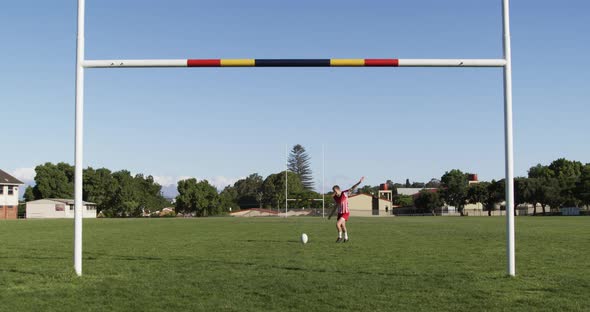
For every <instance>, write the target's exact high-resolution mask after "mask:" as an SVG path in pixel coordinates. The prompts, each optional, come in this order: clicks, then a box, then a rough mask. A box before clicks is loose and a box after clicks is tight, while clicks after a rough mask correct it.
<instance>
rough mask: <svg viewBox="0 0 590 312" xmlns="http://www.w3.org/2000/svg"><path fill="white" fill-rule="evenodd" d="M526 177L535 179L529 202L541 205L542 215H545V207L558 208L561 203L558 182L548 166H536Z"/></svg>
mask: <svg viewBox="0 0 590 312" xmlns="http://www.w3.org/2000/svg"><path fill="white" fill-rule="evenodd" d="M528 177H529V179H535V182H534V184H533V186H534V191H533V195H532V199H531V200H532V201H534V202H536V203H539V204H541V209H542V211H543V215H545V214H546V207H547V205H549V206H551V207H552V208H556V207H558V206H559V203H560V202H561V199H560V189H559V182H558V180H557V178H555V172H554V171H553V170H551V169H549V167H548V166H543V165H541V164H537V165H536V166H533V167H531V168H530V169H529V172H528Z"/></svg>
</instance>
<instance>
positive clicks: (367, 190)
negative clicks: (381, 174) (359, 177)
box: [357, 185, 379, 196]
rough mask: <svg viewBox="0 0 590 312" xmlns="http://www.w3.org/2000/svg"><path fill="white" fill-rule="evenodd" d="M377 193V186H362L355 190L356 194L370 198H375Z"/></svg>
mask: <svg viewBox="0 0 590 312" xmlns="http://www.w3.org/2000/svg"><path fill="white" fill-rule="evenodd" d="M378 191H379V186H370V185H363V186H362V187H361V188H359V189H358V190H357V194H367V195H371V196H376V195H377V193H378Z"/></svg>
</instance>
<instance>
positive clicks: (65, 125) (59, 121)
mask: <svg viewBox="0 0 590 312" xmlns="http://www.w3.org/2000/svg"><path fill="white" fill-rule="evenodd" d="M500 4H501V1H500V0H478V1H474V0H452V1H451V0H450V1H439V0H437V1H435V0H396V1H393V0H392V1H368V0H366V1H329V0H326V1H258V0H251V1H181V0H168V1H146V0H144V1H139V0H119V1H115V0H100V1H98V0H88V1H87V22H86V29H87V32H86V43H87V45H86V58H87V59H110V58H113V59H117V58H120V59H133V58H137V59H140V58H181V59H182V58H500V57H501V56H502V45H501V38H502V37H501V36H502V34H501V6H500ZM511 9H512V12H511V13H512V17H511V18H512V39H513V62H514V64H513V67H514V131H515V170H516V174H517V175H524V174H526V171H527V169H528V168H529V167H530V166H532V165H535V164H537V163H548V162H550V161H552V160H554V159H556V158H558V157H566V158H569V159H575V160H580V161H582V162H590V144H589V143H588V142H589V140H588V138H587V136H588V135H587V134H588V132H589V131H588V116H589V114H590V105H588V104H590V103H589V102H590V91H589V90H590V89H589V88H588V82H589V81H590V79H589V78H590V71H589V70H588V69H589V65H590V61H589V58H588V55H590V41H589V40H587V36H588V33H590V23H589V22H588V20H587V12H588V10H589V9H590V3H589V2H588V1H581V0H572V1H564V2H559V3H558V2H555V1H546V0H540V1H532V0H529V1H513V3H512V7H511ZM0 35H1V37H2V39H3V40H2V45H1V47H2V48H1V49H0V59H2V60H3V66H2V70H1V71H0V85H1V86H2V88H1V89H0V90H1V91H0V116H8V117H7V118H6V117H4V118H2V129H3V131H2V132H3V134H4V138H3V143H2V144H1V145H0V146H2V149H3V152H2V158H1V162H0V168H2V169H4V170H6V171H8V172H13V173H15V174H17V176H19V177H21V178H23V179H31V168H34V167H35V166H36V165H37V164H40V163H43V162H47V161H51V162H59V161H65V162H69V163H73V156H74V149H73V141H74V137H73V135H74V131H73V130H74V120H73V118H74V77H75V76H74V74H75V63H74V62H75V38H76V1H73V0H70V1H3V2H2V4H0ZM85 113H86V119H85V121H86V123H85V126H86V128H85V129H86V133H85V140H86V145H85V165H87V166H92V167H107V168H110V169H114V170H118V169H129V170H131V171H132V172H142V173H146V174H152V175H154V176H157V177H158V179H159V181H161V182H162V183H163V184H168V183H174V181H176V180H177V179H178V178H181V177H187V176H194V177H198V178H207V179H209V180H212V181H214V183H215V184H217V185H218V186H222V185H224V184H226V183H230V182H231V181H234V180H235V179H236V178H239V177H243V176H246V175H248V174H250V173H252V172H258V173H260V174H261V175H263V176H266V175H268V174H270V173H274V172H278V171H280V170H282V168H283V166H284V162H285V159H284V156H285V144H289V145H293V144H296V143H300V144H302V145H304V146H305V147H306V148H307V149H308V151H309V153H310V155H311V157H312V161H313V168H314V170H315V173H316V179H317V180H318V182H319V181H320V179H321V175H320V173H321V151H322V145H324V146H325V150H326V166H325V172H326V184H327V185H331V184H333V183H338V184H341V185H345V184H346V183H350V182H352V181H353V180H354V179H356V178H357V177H360V176H361V175H365V176H367V183H368V184H372V185H374V184H378V183H381V182H383V181H385V180H386V179H393V180H394V181H405V179H406V178H409V179H410V180H412V181H428V180H430V179H431V178H433V177H437V178H439V177H440V176H441V175H442V174H443V173H444V172H445V171H446V170H450V169H453V168H459V169H461V170H463V171H468V172H475V173H478V174H479V175H480V178H481V179H485V180H490V179H498V178H501V177H502V176H503V174H504V171H503V170H504V169H503V168H504V167H503V166H504V151H503V148H504V142H503V98H502V71H501V69H441V68H438V69H420V68H397V69H391V68H364V69H363V68H361V69H358V68H356V69H355V68H316V69H314V68H299V69H280V68H258V69H252V68H238V69H109V70H105V69H92V70H87V71H86V106H85ZM318 184H319V183H318Z"/></svg>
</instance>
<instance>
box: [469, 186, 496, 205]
mask: <svg viewBox="0 0 590 312" xmlns="http://www.w3.org/2000/svg"><path fill="white" fill-rule="evenodd" d="M489 185H490V183H488V182H480V183H473V184H471V185H469V188H468V189H467V201H468V202H469V203H471V204H478V203H480V204H482V205H483V203H484V202H485V201H486V200H487V198H488V194H489V193H488V186H489Z"/></svg>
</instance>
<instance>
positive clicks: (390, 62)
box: [365, 59, 399, 66]
mask: <svg viewBox="0 0 590 312" xmlns="http://www.w3.org/2000/svg"><path fill="white" fill-rule="evenodd" d="M365 66H399V60H398V59H365Z"/></svg>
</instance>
